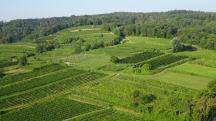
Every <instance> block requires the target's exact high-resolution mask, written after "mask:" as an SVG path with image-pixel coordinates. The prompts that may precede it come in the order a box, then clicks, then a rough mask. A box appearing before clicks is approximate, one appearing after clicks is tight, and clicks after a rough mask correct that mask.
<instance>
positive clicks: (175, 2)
mask: <svg viewBox="0 0 216 121" xmlns="http://www.w3.org/2000/svg"><path fill="white" fill-rule="evenodd" d="M176 9H178V10H182V9H186V10H196V11H209V12H216V0H0V20H3V21H8V20H12V19H26V18H43V17H61V16H71V15H92V14H101V13H111V12H160V11H168V10H176Z"/></svg>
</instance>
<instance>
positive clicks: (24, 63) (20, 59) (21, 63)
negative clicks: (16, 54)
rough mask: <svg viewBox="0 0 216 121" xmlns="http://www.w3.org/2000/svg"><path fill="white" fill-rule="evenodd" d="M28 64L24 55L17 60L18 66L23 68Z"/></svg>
mask: <svg viewBox="0 0 216 121" xmlns="http://www.w3.org/2000/svg"><path fill="white" fill-rule="evenodd" d="M27 64H28V58H27V56H26V55H23V56H21V57H20V58H19V65H21V66H25V65H27Z"/></svg>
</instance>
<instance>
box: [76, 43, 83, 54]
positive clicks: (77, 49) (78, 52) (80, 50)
mask: <svg viewBox="0 0 216 121" xmlns="http://www.w3.org/2000/svg"><path fill="white" fill-rule="evenodd" d="M81 52H82V48H81V46H79V45H76V47H75V48H74V53H75V54H80V53H81Z"/></svg>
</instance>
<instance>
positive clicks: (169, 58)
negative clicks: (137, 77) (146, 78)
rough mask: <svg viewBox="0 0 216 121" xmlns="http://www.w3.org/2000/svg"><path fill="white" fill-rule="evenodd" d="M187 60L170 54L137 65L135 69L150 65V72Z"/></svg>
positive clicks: (184, 57)
mask: <svg viewBox="0 0 216 121" xmlns="http://www.w3.org/2000/svg"><path fill="white" fill-rule="evenodd" d="M186 58H188V57H186V56H176V55H170V54H168V55H163V56H159V57H156V58H153V59H150V60H147V61H144V62H140V63H138V64H135V65H134V68H137V67H142V66H143V65H145V64H148V65H149V66H150V70H154V69H157V68H159V67H161V66H167V65H169V64H172V63H175V62H178V61H180V60H183V59H186Z"/></svg>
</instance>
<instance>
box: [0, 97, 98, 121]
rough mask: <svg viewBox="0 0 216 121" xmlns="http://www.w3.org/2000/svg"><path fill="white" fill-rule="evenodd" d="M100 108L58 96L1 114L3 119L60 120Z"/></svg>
mask: <svg viewBox="0 0 216 121" xmlns="http://www.w3.org/2000/svg"><path fill="white" fill-rule="evenodd" d="M98 109H100V107H97V106H94V105H90V104H86V103H81V102H77V101H73V100H69V99H66V98H57V99H55V100H51V101H48V102H44V103H42V104H35V105H33V106H32V107H30V108H26V109H22V110H20V111H17V112H12V113H9V114H6V115H3V116H1V121H24V120H31V121H48V120H52V121H60V120H64V119H68V118H71V117H75V116H78V115H80V114H84V113H88V112H91V111H95V110H98Z"/></svg>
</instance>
